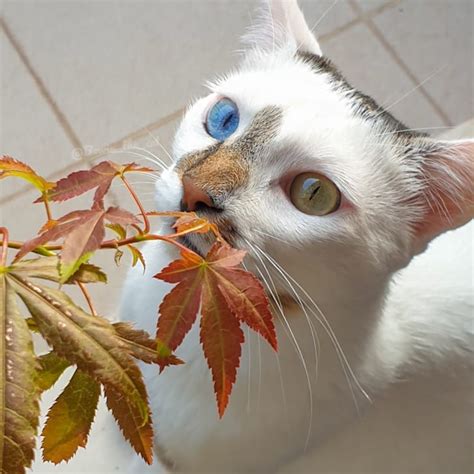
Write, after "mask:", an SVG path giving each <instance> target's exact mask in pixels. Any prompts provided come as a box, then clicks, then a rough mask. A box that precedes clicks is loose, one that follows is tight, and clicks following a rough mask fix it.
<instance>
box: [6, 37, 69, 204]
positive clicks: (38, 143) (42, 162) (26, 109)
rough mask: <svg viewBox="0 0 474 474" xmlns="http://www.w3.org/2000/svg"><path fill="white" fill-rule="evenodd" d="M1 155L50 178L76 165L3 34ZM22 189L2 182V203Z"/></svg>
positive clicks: (25, 71)
mask: <svg viewBox="0 0 474 474" xmlns="http://www.w3.org/2000/svg"><path fill="white" fill-rule="evenodd" d="M0 97H1V100H0V154H9V155H11V156H13V157H14V158H17V159H19V160H23V161H25V162H26V163H28V164H30V165H31V166H33V167H34V168H36V169H37V171H38V172H39V173H42V174H44V175H49V174H51V173H52V172H54V171H56V170H57V169H60V168H62V167H64V166H67V165H69V164H71V163H73V158H72V149H73V145H72V144H71V142H70V141H69V140H68V138H67V137H66V135H65V133H64V131H63V129H62V128H61V125H60V124H59V123H58V121H57V119H56V117H55V115H54V114H53V113H52V111H51V108H50V107H49V105H48V103H47V102H46V100H45V99H44V97H43V96H42V95H41V94H40V91H39V89H38V87H37V85H36V84H35V82H34V81H33V79H32V78H31V76H30V75H29V73H28V71H27V69H26V67H25V66H24V64H23V63H22V61H21V60H20V58H19V56H18V54H17V53H16V51H15V50H14V49H13V47H12V46H11V44H10V42H9V41H8V39H7V37H6V36H5V34H4V32H3V30H2V31H0ZM21 187H23V185H22V184H21V183H20V182H19V181H17V180H2V181H0V199H2V198H5V197H6V196H8V195H10V194H11V193H12V192H15V191H16V190H18V189H19V188H21Z"/></svg>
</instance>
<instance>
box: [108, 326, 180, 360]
mask: <svg viewBox="0 0 474 474" xmlns="http://www.w3.org/2000/svg"><path fill="white" fill-rule="evenodd" d="M114 328H115V330H116V331H117V334H118V335H119V337H120V338H121V339H122V340H123V341H124V342H125V344H126V345H127V348H128V351H129V353H130V355H132V356H133V357H135V358H136V359H139V360H141V361H143V362H145V363H147V364H158V365H159V366H163V365H180V364H183V361H182V360H180V359H178V358H177V357H176V356H174V355H173V354H172V352H171V350H170V348H169V347H167V346H166V345H165V344H164V343H163V341H159V340H156V339H152V338H151V337H150V335H149V334H148V333H147V332H146V331H143V330H140V329H135V328H133V327H132V325H131V324H130V323H124V322H119V323H114Z"/></svg>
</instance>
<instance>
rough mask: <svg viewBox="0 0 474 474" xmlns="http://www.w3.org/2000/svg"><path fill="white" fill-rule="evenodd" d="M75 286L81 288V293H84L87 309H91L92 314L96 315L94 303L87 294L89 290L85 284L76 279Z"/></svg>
mask: <svg viewBox="0 0 474 474" xmlns="http://www.w3.org/2000/svg"><path fill="white" fill-rule="evenodd" d="M76 283H77V286H78V287H79V288H80V289H81V291H82V294H83V295H84V298H85V300H86V301H87V304H88V306H89V309H90V310H91V314H92V316H97V311H96V310H95V308H94V304H93V303H92V298H91V295H90V294H89V291H88V290H87V288H86V285H84V283H82V282H80V281H76Z"/></svg>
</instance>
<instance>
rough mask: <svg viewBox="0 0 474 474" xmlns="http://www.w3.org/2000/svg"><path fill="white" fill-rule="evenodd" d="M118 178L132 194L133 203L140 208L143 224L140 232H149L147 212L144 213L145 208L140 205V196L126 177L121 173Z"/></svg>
mask: <svg viewBox="0 0 474 474" xmlns="http://www.w3.org/2000/svg"><path fill="white" fill-rule="evenodd" d="M120 179H121V180H122V182H123V184H125V187H126V188H127V190H128V192H129V193H130V195H131V196H132V199H133V200H134V201H135V204H136V205H137V207H138V209H139V210H140V214H141V215H142V218H143V224H144V226H145V227H144V228H143V231H142V234H148V232H150V221H149V220H148V216H147V213H146V211H145V209H144V208H143V206H142V203H141V201H140V198H139V197H138V195H137V193H136V192H135V190H134V189H133V188H132V187H131V186H130V184H129V182H128V181H127V179H126V178H125V176H123V175H122V176H120Z"/></svg>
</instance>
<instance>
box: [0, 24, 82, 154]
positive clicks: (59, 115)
mask: <svg viewBox="0 0 474 474" xmlns="http://www.w3.org/2000/svg"><path fill="white" fill-rule="evenodd" d="M0 26H1V27H2V29H3V31H4V32H5V35H6V36H7V38H8V40H9V41H10V43H11V45H12V46H13V48H14V49H15V51H16V52H17V54H18V56H19V57H20V59H21V61H22V62H23V64H24V66H25V67H26V69H27V70H28V72H29V73H30V75H31V77H32V78H33V81H34V82H35V83H36V86H37V87H38V89H39V92H40V94H41V95H42V96H43V98H44V99H45V100H46V102H47V103H48V104H49V106H50V107H51V109H52V111H53V113H54V115H55V116H56V119H57V120H58V122H59V124H60V125H61V126H62V128H63V130H64V132H65V134H66V136H67V137H68V138H69V140H70V141H71V143H72V144H73V145H74V146H75V147H76V148H79V147H81V146H82V145H81V142H80V140H79V138H78V136H77V135H76V133H75V132H74V130H73V128H72V126H71V124H70V123H69V121H68V120H67V118H66V116H65V115H64V113H63V112H62V111H61V110H60V108H59V106H58V104H57V103H56V101H55V100H54V99H53V97H52V96H51V94H50V93H49V91H48V89H47V88H46V85H45V84H44V82H43V81H42V80H41V78H40V77H39V75H38V73H37V72H36V71H35V70H34V68H33V66H32V64H31V62H30V60H29V59H28V56H27V55H26V53H25V51H24V50H23V47H22V46H21V44H20V43H19V41H18V39H17V38H16V37H15V35H14V34H13V32H12V31H11V30H10V28H9V27H8V25H7V23H6V22H5V20H4V19H3V18H2V17H0Z"/></svg>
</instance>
